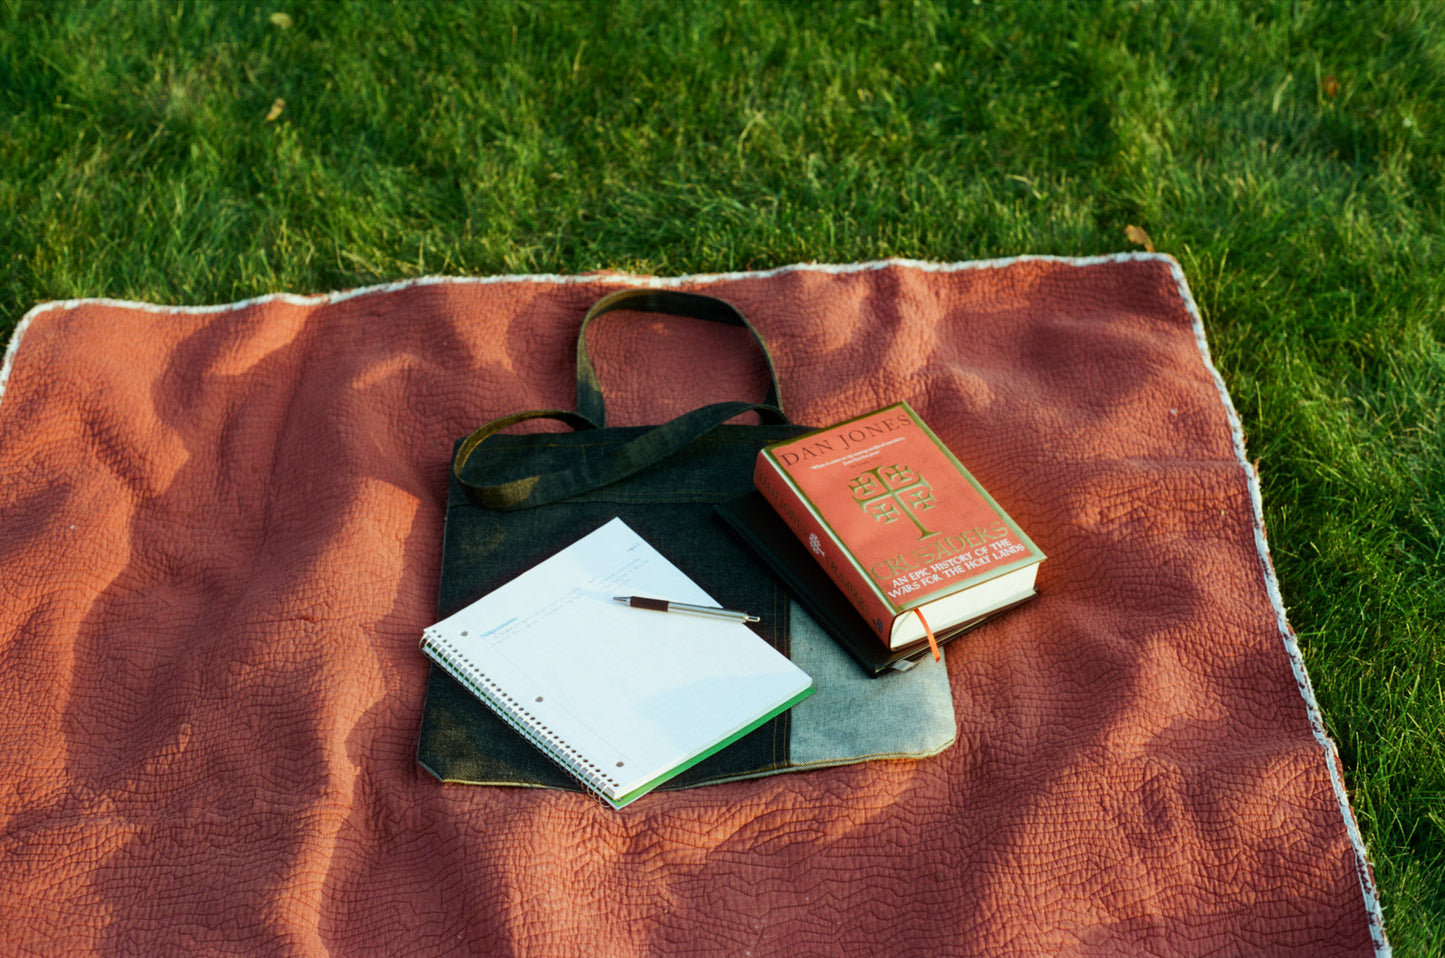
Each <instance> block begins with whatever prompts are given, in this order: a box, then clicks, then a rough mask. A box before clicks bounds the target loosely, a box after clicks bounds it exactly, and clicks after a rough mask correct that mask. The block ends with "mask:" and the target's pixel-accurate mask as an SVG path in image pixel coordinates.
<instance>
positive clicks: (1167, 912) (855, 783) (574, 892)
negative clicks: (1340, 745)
mask: <svg viewBox="0 0 1445 958" xmlns="http://www.w3.org/2000/svg"><path fill="white" fill-rule="evenodd" d="M636 285H654V286H668V287H676V288H682V289H691V290H698V291H703V292H707V293H710V294H713V295H716V296H720V297H723V298H725V299H727V300H729V301H731V302H733V303H735V304H736V305H737V306H738V307H739V308H740V309H742V311H743V312H744V313H745V314H746V315H747V316H748V317H749V318H751V319H752V320H753V321H754V322H755V324H756V325H757V327H758V328H759V330H760V332H761V333H762V335H763V336H764V337H765V338H766V340H767V341H768V343H769V344H770V345H771V347H772V349H773V351H774V354H775V357H776V360H777V367H778V372H779V376H780V379H781V382H782V386H783V397H784V401H785V403H786V405H787V407H788V411H789V412H790V413H791V414H792V416H793V418H794V420H795V421H797V422H801V423H811V424H817V425H826V424H829V423H832V422H834V421H837V420H840V419H843V418H845V417H849V416H853V415H856V414H859V413H863V412H866V411H868V410H871V409H873V408H875V407H879V406H882V405H885V404H887V403H891V402H895V401H897V400H907V401H908V402H909V403H911V404H912V405H913V407H914V408H915V409H916V410H918V412H919V413H920V414H921V415H922V417H923V418H924V419H925V421H927V422H928V423H930V424H931V425H932V427H933V428H934V429H935V430H936V431H937V432H938V434H939V435H940V436H941V437H942V438H943V440H944V441H945V442H947V443H948V444H949V445H950V446H951V447H952V448H953V449H954V450H955V451H956V452H957V453H958V455H959V457H960V458H961V459H962V460H963V461H964V463H965V464H966V465H967V466H968V467H969V468H970V469H971V470H972V471H973V472H974V473H975V474H976V475H977V476H978V478H979V479H980V481H981V482H982V483H983V484H984V486H985V487H986V488H988V489H989V490H990V491H991V492H992V493H993V494H994V496H995V497H996V498H997V499H998V500H999V501H1000V502H1001V503H1002V504H1003V505H1004V507H1005V508H1006V509H1007V510H1008V511H1009V512H1010V513H1011V514H1012V515H1013V516H1014V517H1015V518H1016V519H1017V520H1018V521H1019V522H1020V523H1021V524H1022V526H1023V527H1024V528H1025V529H1026V530H1028V532H1029V534H1030V535H1031V536H1032V537H1033V538H1034V539H1035V540H1036V541H1037V542H1038V543H1039V545H1040V546H1041V547H1042V548H1043V550H1044V551H1045V552H1046V553H1047V554H1048V555H1049V559H1048V560H1047V561H1046V562H1045V563H1044V565H1043V566H1042V569H1041V571H1040V573H1039V587H1040V592H1041V594H1040V596H1039V598H1038V599H1036V600H1035V601H1033V602H1032V603H1030V604H1028V605H1027V606H1025V607H1023V608H1021V609H1019V610H1017V611H1016V612H1014V613H1011V614H1009V615H1007V616H1005V617H1004V618H1002V619H1000V620H999V621H997V622H995V623H993V624H991V625H989V626H988V627H986V628H984V629H982V630H980V631H978V632H976V633H973V634H972V635H970V636H968V637H966V638H965V639H961V640H959V641H958V642H956V643H955V644H953V645H952V646H950V648H949V651H948V657H947V663H948V672H949V676H950V679H951V682H952V687H953V693H954V701H955V707H956V712H957V721H958V741H957V743H956V744H955V745H954V746H953V747H952V748H951V749H949V750H948V751H947V752H945V753H944V754H942V755H941V756H938V757H936V758H931V759H926V760H922V761H917V762H874V763H868V764H861V765H852V766H848V767H843V768H836V769H829V770H823V771H810V772H806V773H798V774H785V775H780V776H777V777H773V778H767V779H759V780H754V781H746V782H739V783H733V784H727V785H719V786H713V787H706V788H700V789H693V790H685V791H677V792H668V793H654V794H651V795H649V796H646V797H645V798H643V799H642V800H640V801H638V802H637V803H636V804H635V805H633V806H631V807H629V808H626V809H624V810H622V811H612V810H610V809H608V808H606V807H604V806H602V805H601V804H599V803H597V802H596V801H594V800H591V799H589V798H587V797H585V796H584V795H581V794H576V793H569V792H562V791H552V790H542V789H517V788H488V787H469V786H454V785H444V784H441V783H440V782H438V781H437V780H436V779H435V778H433V777H432V776H431V775H429V774H428V773H427V772H425V771H424V770H422V769H420V768H419V767H418V766H417V764H416V761H415V746H416V737H417V731H418V725H419V720H420V716H421V711H422V698H423V688H424V680H425V675H426V662H425V660H424V659H423V657H422V656H421V654H420V653H419V652H418V649H417V642H418V638H419V633H420V630H421V629H422V628H423V627H424V626H426V625H428V624H429V623H430V621H431V619H432V617H433V614H434V611H435V600H436V588H437V583H438V569H439V564H440V557H441V532H442V517H443V505H444V497H445V490H446V478H447V468H448V457H449V454H450V451H451V448H452V443H453V441H454V440H455V439H456V438H457V437H459V436H463V435H465V434H467V433H469V432H470V431H471V430H472V429H474V428H476V427H477V426H478V425H480V424H481V423H483V422H485V421H488V420H490V419H493V418H495V417H497V416H500V415H503V414H506V413H511V412H516V411H521V410H526V409H539V408H560V409H571V408H574V395H575V393H574V379H573V355H574V353H573V348H574V337H575V334H576V331H577V327H578V325H579V323H580V322H581V319H582V316H583V313H584V312H585V310H586V309H587V307H588V306H589V305H590V304H591V303H593V302H594V301H595V300H596V299H598V298H599V297H600V296H602V295H604V294H606V293H607V292H610V291H613V290H616V289H619V288H623V287H627V286H636ZM614 319H615V322H614V321H613V320H614ZM743 337H745V334H744V333H742V332H741V331H740V330H737V329H730V328H725V327H716V328H713V326H712V324H704V323H696V322H690V321H686V320H677V319H672V318H666V317H658V316H649V315H641V314H618V315H617V316H615V317H610V318H609V321H608V323H606V324H602V325H599V327H598V329H597V332H596V334H595V336H591V337H589V338H590V339H592V340H593V342H594V348H595V352H596V356H597V362H598V367H599V373H600V376H601V379H602V382H603V385H604V389H605V391H606V395H607V398H608V408H609V413H610V417H609V425H629V424H640V423H647V422H661V421H663V420H664V419H666V418H670V417H671V416H673V415H675V414H677V413H679V412H681V411H683V410H685V409H687V408H690V407H692V406H694V405H697V404H700V403H703V402H707V401H714V400H720V399H733V398H738V399H761V397H762V395H763V392H764V383H765V380H764V369H763V365H762V362H761V360H760V359H758V358H757V356H756V352H755V350H754V349H752V348H751V346H750V343H749V341H747V340H746V339H745V338H743ZM3 389H4V391H3V395H0V591H3V601H0V623H3V624H0V656H3V666H0V705H3V707H0V749H3V752H0V754H3V756H4V761H3V770H0V821H3V823H4V824H3V830H0V952H3V953H5V954H17V953H37V954H39V953H47V954H67V955H72V954H88V953H95V954H105V955H114V954H144V955H156V954H222V953H223V954H236V953H265V954H286V955H290V954H295V955H323V954H336V955H350V954H378V955H429V956H430V955H451V954H458V955H461V954H478V955H481V954H485V955H549V956H550V955H589V956H590V955H607V956H634V955H669V956H671V955H757V956H763V955H814V954H816V955H845V956H846V955H857V956H869V958H872V956H878V955H927V956H939V955H989V956H999V955H1135V954H1139V955H1202V954H1211V955H1213V954H1218V955H1270V956H1281V955H1300V956H1310V958H1318V956H1324V955H1362V954H1364V955H1368V954H1384V953H1386V952H1387V951H1388V944H1387V943H1386V942H1385V939H1384V936H1383V931H1382V928H1381V923H1380V906H1379V902H1378V897H1377V894H1376V891H1375V887H1374V883H1373V879H1372V877H1371V874H1370V870H1369V866H1368V863H1367V861H1366V857H1365V850H1364V847H1363V845H1362V843H1361V841H1360V838H1359V833H1358V830H1357V829H1356V827H1355V823H1354V820H1353V818H1352V815H1351V812H1350V809H1349V805H1348V801H1347V798H1346V794H1345V789H1344V783H1343V779H1342V776H1341V770H1340V765H1339V761H1338V759H1337V757H1336V755H1335V752H1334V749H1333V746H1332V745H1331V743H1330V742H1329V740H1328V739H1327V737H1326V736H1325V733H1324V730H1323V725H1322V723H1321V720H1320V716H1319V714H1318V711H1317V708H1316V706H1315V704H1314V700H1313V697H1312V694H1311V692H1310V687H1309V682H1308V679H1307V678H1306V676H1305V673H1304V669H1303V666H1302V664H1301V660H1300V657H1299V653H1298V649H1297V647H1296V644H1295V641H1294V637H1293V635H1292V633H1291V632H1290V630H1289V627H1288V625H1287V624H1286V621H1285V618H1284V613H1283V607H1282V604H1281V600H1280V596H1279V594H1278V589H1277V587H1276V585H1275V581H1274V577H1273V573H1272V571H1271V568H1270V565H1269V560H1268V553H1267V549H1266V545H1265V539H1264V532H1263V528H1262V523H1261V518H1260V506H1259V499H1258V489H1257V485H1256V481H1255V477H1254V474H1253V470H1252V469H1251V467H1250V466H1249V465H1248V460H1247V459H1246V458H1245V452H1244V448H1243V439H1242V434H1241V431H1240V428H1239V423H1238V420H1237V418H1236V415H1235V413H1234V410H1233V407H1232V405H1231V403H1230V401H1229V398H1228V396H1227V394H1226V392H1225V390H1224V387H1223V383H1222V380H1221V379H1220V377H1219V376H1218V374H1217V373H1216V371H1215V369H1214V367H1213V365H1212V363H1211V360H1210V358H1209V355H1208V350H1207V346H1206V344H1205V337H1204V331H1203V327H1202V325H1201V322H1200V318H1199V315H1198V313H1197V311H1196V310H1195V308H1194V305H1193V301H1192V299H1191V298H1190V295H1189V293H1188V290H1187V287H1186V285H1185V283H1184V279H1183V276H1182V274H1181V273H1180V271H1179V268H1178V266H1177V264H1175V262H1174V261H1173V260H1172V259H1170V258H1168V257H1164V256H1155V255H1143V254H1140V255H1121V256H1117V257H1104V258H1098V259H1091V260H1062V259H1051V258H1023V259H1019V260H1011V261H999V262H987V263H961V264H952V265H939V264H926V263H916V262H906V261H888V262H880V263H869V264H859V265H852V266H833V267H825V266H808V265H802V266H795V267H788V268H784V269H779V270H774V271H769V272H758V273H742V274H729V275H721V276H695V277H687V278H682V279H657V278H639V277H631V276H623V275H616V274H597V275H585V276H573V277H555V276H553V277H547V276H521V277H498V278H488V279H458V280H450V279H428V280H418V281H413V282H408V283H402V284H399V285H396V286H390V287H380V288H375V289H369V290H359V291H353V292H348V293H339V294H333V295H329V296H316V297H297V296H286V295H277V296H271V297H266V298H262V299H258V300H252V301H248V302H244V303H238V304H234V305H230V306H223V307H208V308H190V309H182V308H168V307H158V306H147V305H140V304H125V303H115V302H108V301H77V302H68V303H50V304H45V305H43V306H40V307H37V308H36V309H35V310H33V311H32V312H31V313H30V314H29V315H28V316H27V317H25V319H24V320H23V322H22V323H21V325H20V328H19V329H18V330H17V333H16V336H15V338H14V340H13V342H12V348H11V350H10V353H9V354H8V356H7V360H6V365H5V369H4V380H3ZM880 681H886V679H883V680H880Z"/></svg>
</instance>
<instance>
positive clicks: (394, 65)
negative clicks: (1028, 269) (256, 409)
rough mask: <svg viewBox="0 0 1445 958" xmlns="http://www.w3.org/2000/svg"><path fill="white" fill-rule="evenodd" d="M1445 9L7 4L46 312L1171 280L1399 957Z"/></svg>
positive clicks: (10, 258)
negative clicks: (581, 280) (607, 286)
mask: <svg viewBox="0 0 1445 958" xmlns="http://www.w3.org/2000/svg"><path fill="white" fill-rule="evenodd" d="M1442 197H1445V7H1442V6H1441V5H1437V4H1435V3H1433V2H1420V3H1383V4H1378V5H1373V6H1371V5H1343V4H1342V5H1332V4H1322V3H1312V2H1309V0H1294V2H1276V3H1255V2H1218V3H1200V4H1186V3H1171V2H1101V3H1091V4H1085V3H1064V2H1019V3H1007V4H1006V3H982V4H970V3H957V4H944V3H929V2H885V0H878V2H871V3H831V2H830V3H816V4H813V3H809V4H801V3H798V4H785V3H774V4H762V3H753V2H747V0H735V2H733V3H729V4H708V3H655V4H653V3H649V4H631V3H619V2H613V3H595V4H588V3H554V2H536V3H521V2H510V3H501V2H493V3H485V4H482V3H478V4H476V5H474V6H459V5H432V6H425V5H419V4H392V3H342V4H335V5H332V4H320V3H307V4H300V3H292V2H289V0H288V2H283V0H276V2H273V3H268V4H264V5H260V6H256V5H250V4H240V3H236V4H196V3H178V2H166V3H159V2H151V3H140V2H135V3H130V2H127V3H106V4H94V5H92V4H56V5H52V4H50V3H42V2H29V0H0V334H3V335H4V336H8V335H9V331H10V330H11V329H12V328H13V326H14V323H15V322H16V321H17V320H18V319H19V318H20V317H21V316H22V315H24V313H25V312H26V311H27V310H29V309H30V308H31V307H32V306H34V305H35V304H36V303H38V302H41V301H44V300H50V299H64V298H70V297H94V296H109V297H117V298H125V299H137V300H150V301H157V302H164V303H188V304H194V303H216V302H228V301H231V300H235V299H239V298H243V297H246V296H251V295H255V294H259V293H266V292H271V291H276V290H289V291H295V292H313V291H325V290H332V289H339V288H346V287H352V286H358V285H365V284H372V283H377V282H382V281H390V280H394V279H399V278H404V277H408V276H418V275H425V274H470V275H478V274H489V273H517V272H549V273H573V272H579V271H583V270H589V269H597V268H615V269H621V270H633V271H642V272H650V273H658V274H677V273H696V272H713V271H723V270H739V269H751V268H763V267H769V266H776V265H781V264H785V263H791V262H796V261H802V260H815V261H821V262H851V261H857V260H869V259H876V258H880V257H887V256H904V257H912V258H919V259H932V260H942V261H955V260H965V259H978V258H992V257H1001V256H1012V255H1016V254H1021V253H1049V254H1060V255H1081V254H1092V253H1103V252H1113V251H1118V250H1127V249H1135V248H1138V245H1137V244H1136V243H1135V242H1133V241H1131V239H1130V237H1129V234H1127V233H1126V229H1127V227H1129V226H1137V227H1140V228H1142V229H1143V230H1144V231H1146V232H1147V234H1148V237H1150V238H1151V239H1152V243H1153V245H1154V246H1155V247H1157V249H1159V250H1160V251H1162V252H1167V253H1171V254H1172V255H1174V256H1175V257H1177V258H1178V260H1179V261H1180V262H1181V263H1182V264H1183V267H1184V271H1185V273H1186V275H1187V276H1188V277H1189V280H1190V283H1191V285H1192V287H1193V291H1194V294H1195V297H1196V298H1197V300H1198V302H1199V305H1200V307H1201V309H1202V311H1203V313H1204V317H1205V322H1206V326H1207V329H1208V332H1209V336H1210V342H1211V346H1212V349H1213V351H1214V357H1215V360H1216V363H1217V364H1218V366H1219V368H1220V371H1221V373H1222V374H1223V376H1224V378H1225V380H1226V382H1227V384H1228V386H1229V389H1230V391H1231V393H1232V395H1233V397H1234V401H1235V404H1236V405H1237V406H1238V408H1239V410H1240V413H1241V415H1242V417H1243V419H1244V424H1245V429H1246V432H1247V436H1248V442H1249V452H1250V455H1251V456H1252V457H1253V458H1256V459H1257V460H1258V462H1259V469H1260V472H1261V475H1262V481H1263V495H1264V505H1265V512H1266V520H1267V523H1268V527H1269V534H1270V542H1271V546H1272V548H1273V552H1274V557H1275V561H1276V564H1277V567H1278V572H1279V576H1280V580H1281V585H1282V589H1283V593H1284V597H1285V601H1286V603H1287V605H1288V607H1289V613H1290V619H1291V622H1292V624H1293V626H1294V627H1295V629H1296V630H1297V632H1298V634H1299V638H1300V642H1301V645H1302V647H1303V650H1304V655H1305V659H1306V663H1307V665H1308V668H1309V671H1310V675H1311V677H1312V679H1313V682H1314V685H1315V689H1316V692H1317V694H1318V697H1319V700H1320V704H1321V707H1322V708H1323V711H1324V714H1325V716H1326V719H1327V721H1328V723H1329V730H1330V733H1331V735H1332V736H1333V737H1334V738H1335V740H1336V742H1338V744H1339V746H1340V749H1341V753H1342V756H1343V759H1344V762H1345V768H1346V778H1347V782H1348V785H1349V788H1350V793H1351V797H1352V800H1353V803H1354V808H1355V810H1356V813H1357V814H1358V816H1359V819H1360V824H1361V827H1362V829H1363V831H1364V833H1365V837H1366V841H1367V843H1368V846H1369V849H1370V853H1371V857H1372V860H1373V863H1374V866H1375V870H1376V877H1377V879H1378V881H1379V884H1380V888H1381V893H1382V896H1383V899H1384V905H1385V915H1386V927H1387V931H1388V934H1389V935H1390V938H1391V941H1392V944H1393V945H1394V946H1395V949H1396V954H1397V955H1401V956H1412V955H1434V954H1441V953H1445V734H1442V728H1445V692H1442V676H1445V649H1442V645H1445V643H1442V628H1441V625H1440V623H1441V622H1442V620H1445V574H1442V559H1445V554H1442V544H1445V539H1442V533H1445V428H1442V422H1441V408H1442V400H1445V346H1442V340H1445V243H1442V230H1445V216H1442Z"/></svg>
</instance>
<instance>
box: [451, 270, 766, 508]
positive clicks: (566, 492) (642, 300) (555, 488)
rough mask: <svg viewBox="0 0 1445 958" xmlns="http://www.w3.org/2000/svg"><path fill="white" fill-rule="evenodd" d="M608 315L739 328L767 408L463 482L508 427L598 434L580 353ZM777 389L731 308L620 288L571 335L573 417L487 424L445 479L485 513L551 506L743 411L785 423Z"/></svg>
mask: <svg viewBox="0 0 1445 958" xmlns="http://www.w3.org/2000/svg"><path fill="white" fill-rule="evenodd" d="M614 309H635V310H639V311H642V312H654V313H668V314H675V315H679V316H686V317H689V318H693V319H705V320H710V321H713V322H721V323H725V324H727V325H731V326H742V327H743V328H745V329H747V330H748V332H749V333H751V334H752V336H753V339H754V341H755V342H757V344H758V348H759V349H761V350H762V353H763V358H764V359H765V360H766V362H767V365H768V374H769V378H770V379H771V385H770V387H769V390H768V395H767V399H768V400H769V401H768V402H765V403H762V404H759V403H748V402H722V403H713V404H711V405H708V406H701V407H699V408H697V409H694V410H692V411H691V412H686V413H683V414H682V415H681V416H678V417H677V418H675V419H672V420H669V421H668V422H665V423H662V424H661V425H659V426H654V427H653V428H651V429H649V430H647V431H646V432H643V433H642V434H641V435H639V436H637V437H636V438H634V439H631V440H629V441H627V442H625V443H623V444H621V445H619V446H617V447H616V448H615V449H612V450H611V451H610V452H609V453H608V454H607V455H606V456H603V457H588V456H585V455H581V454H580V451H579V457H578V462H577V463H576V464H575V465H573V466H571V467H569V468H566V469H558V470H553V471H550V472H542V473H531V474H527V475H521V476H516V477H513V478H506V479H500V480H489V481H485V482H475V481H472V480H470V479H468V478H467V476H466V473H465V469H466V464H467V461H468V460H469V459H470V458H471V455H472V453H473V452H475V451H476V449H477V447H479V446H480V445H481V444H482V443H483V442H484V441H486V439H487V438H488V437H490V436H492V435H495V434H496V433H498V432H500V431H501V430H503V429H506V428H507V427H508V426H514V425H516V424H517V423H519V422H524V421H526V420H529V419H552V420H556V421H558V422H561V423H563V424H565V425H567V426H570V427H571V428H572V429H573V430H574V431H585V430H590V429H598V428H601V427H602V425H603V423H604V422H605V421H606V408H605V404H604V402H603V399H602V388H601V384H600V382H599V381H598V379H597V372H596V370H595V369H594V367H593V365H592V358H591V356H590V355H589V353H588V350H587V327H588V326H589V325H590V324H591V322H592V321H593V320H594V319H596V318H597V317H599V316H601V315H603V314H604V313H607V312H610V311H612V310H614ZM779 402H781V390H780V389H779V388H778V376H777V371H776V370H775V368H774V366H773V359H772V355H771V353H769V352H768V348H767V345H766V344H765V343H764V342H763V340H762V337H760V336H759V335H758V333H757V330H755V329H753V327H752V324H750V323H749V322H748V321H747V320H746V319H745V318H744V317H743V315H742V313H740V312H739V311H738V310H737V308H736V307H734V306H733V305H732V304H731V303H727V302H724V301H723V300H720V299H716V298H714V297H711V296H703V295H700V294H697V293H683V292H679V291H676V290H647V289H643V290H619V291H618V292H616V293H612V294H611V295H609V296H605V297H603V298H602V299H600V300H598V301H597V302H596V303H595V304H594V305H593V306H592V308H591V309H590V310H588V311H587V315H586V317H585V318H584V319H583V320H582V326H581V328H580V329H579V330H578V333H577V405H578V409H579V412H575V413H574V412H567V411H565V410H560V409H540V410H535V411H532V412H523V413H515V414H513V415H511V416H503V417H502V418H501V419H496V420H493V421H492V422H489V423H487V424H486V425H485V426H482V427H481V428H480V429H478V430H477V431H476V432H473V433H472V434H471V435H470V436H468V437H467V438H466V439H465V440H463V441H462V443H461V445H459V446H458V447H457V451H456V454H455V455H454V456H453V457H452V473H453V474H454V475H455V476H456V478H457V481H458V482H459V483H460V484H461V486H462V488H463V489H464V490H466V493H467V495H468V496H469V497H470V498H471V499H472V500H473V501H474V502H476V503H477V504H478V505H480V506H483V507H485V508H488V509H531V508H535V507H537V506H543V505H547V504H548V503H552V502H558V501H560V500H562V499H567V498H569V497H571V496H575V495H580V494H582V493H584V492H590V491H592V490H593V489H597V488H600V487H602V486H606V485H610V484H612V483H614V482H619V481H621V480H623V479H626V478H627V477H628V476H632V475H635V474H636V473H639V472H641V471H642V470H644V469H646V468H648V467H649V466H652V465H655V464H656V463H658V462H661V461H662V460H663V459H666V458H667V457H668V456H670V455H672V454H673V453H675V452H677V451H678V450H680V449H682V448H683V447H684V446H686V445H688V444H689V443H691V442H693V441H694V440H696V439H698V438H701V437H702V436H703V435H705V434H706V433H707V432H709V431H710V430H712V429H714V428H716V427H717V426H720V425H722V424H723V423H725V422H727V421H728V420H729V419H732V418H733V417H734V416H740V415H742V414H743V413H745V412H756V413H758V415H759V417H760V418H761V419H762V421H763V422H765V423H770V424H781V425H787V424H788V417H787V416H786V415H785V414H784V413H783V410H782V407H781V406H780V405H778V403H779Z"/></svg>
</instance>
